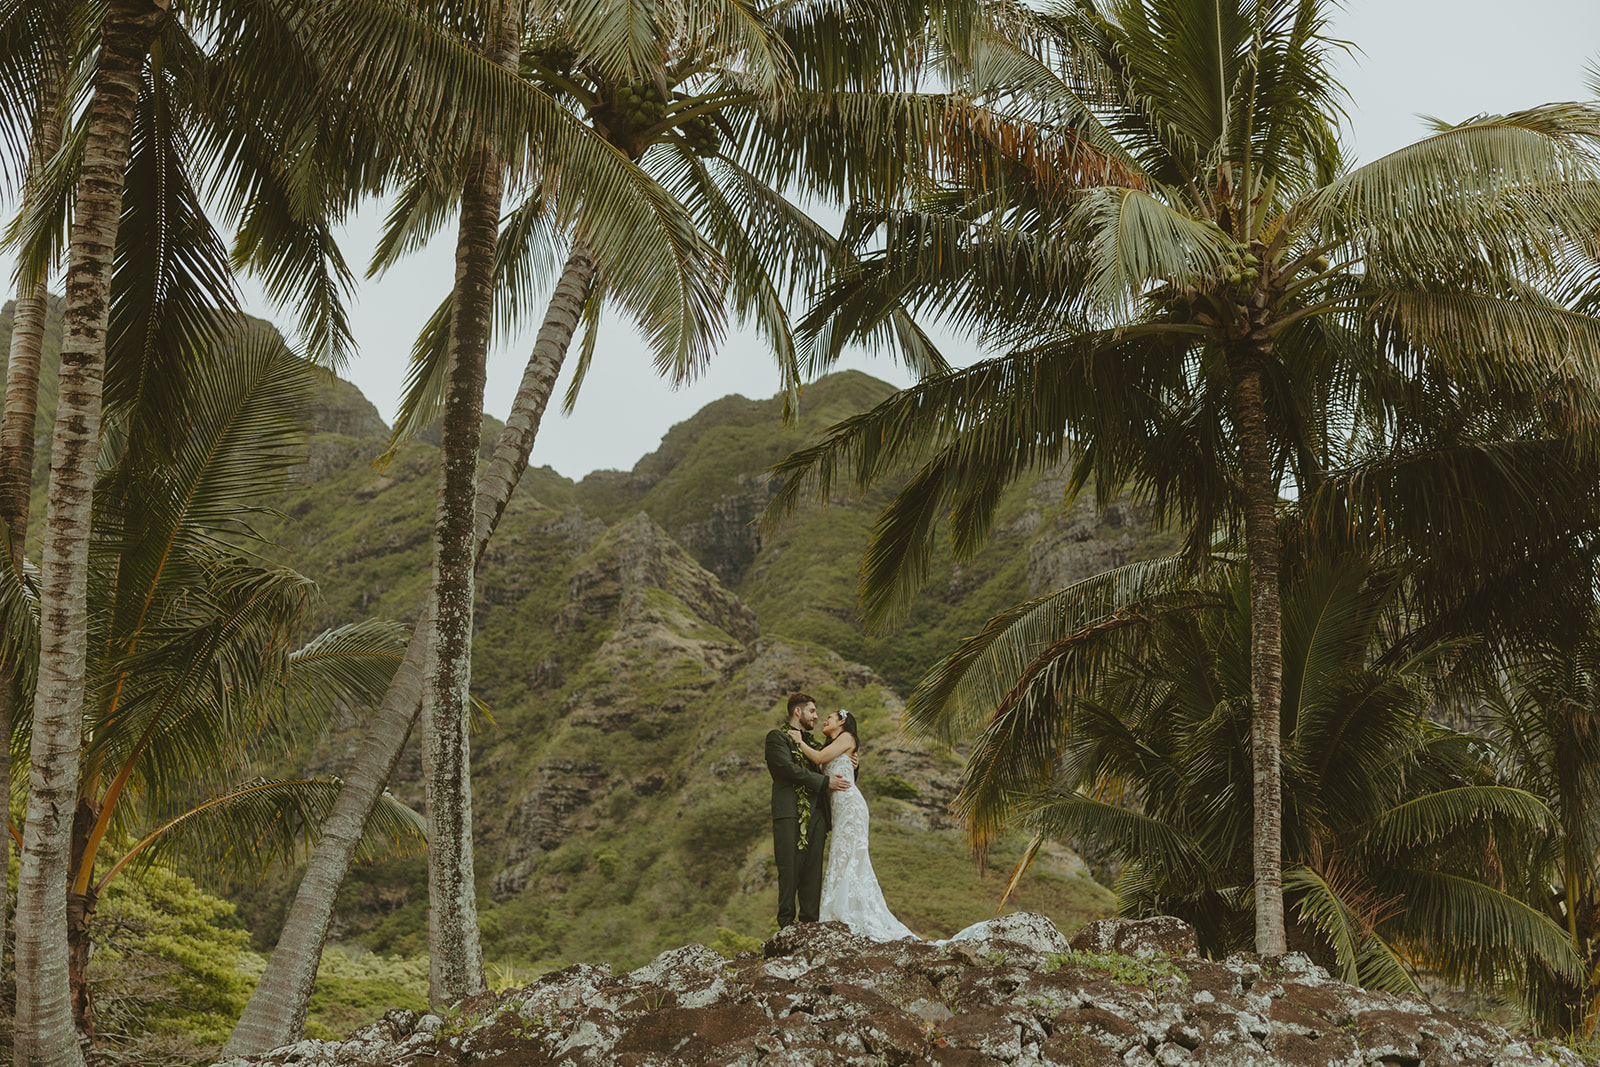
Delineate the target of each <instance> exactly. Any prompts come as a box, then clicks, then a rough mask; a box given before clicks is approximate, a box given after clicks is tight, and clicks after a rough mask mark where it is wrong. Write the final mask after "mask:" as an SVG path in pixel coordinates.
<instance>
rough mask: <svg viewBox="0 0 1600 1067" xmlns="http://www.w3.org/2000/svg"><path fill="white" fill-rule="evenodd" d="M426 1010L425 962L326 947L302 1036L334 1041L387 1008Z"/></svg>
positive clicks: (378, 1016) (377, 1017) (426, 976)
mask: <svg viewBox="0 0 1600 1067" xmlns="http://www.w3.org/2000/svg"><path fill="white" fill-rule="evenodd" d="M427 1007H428V957H426V956H418V957H413V958H411V959H406V958H404V957H401V956H380V955H378V954H377V953H376V952H360V951H355V950H352V949H351V948H347V947H345V946H343V945H330V946H328V948H326V949H325V950H324V951H323V953H322V965H321V966H319V967H318V968H317V984H316V988H314V989H313V990H312V991H311V1006H310V1011H309V1013H308V1014H307V1016H306V1036H307V1037H315V1038H324V1039H332V1038H340V1037H344V1036H345V1035H347V1034H348V1033H350V1031H352V1030H354V1029H356V1028H357V1027H360V1026H365V1025H366V1024H367V1023H370V1022H375V1021H377V1020H378V1019H380V1018H382V1016H383V1013H384V1012H386V1011H388V1010H389V1009H390V1008H410V1009H412V1010H413V1011H424V1010H426V1009H427Z"/></svg>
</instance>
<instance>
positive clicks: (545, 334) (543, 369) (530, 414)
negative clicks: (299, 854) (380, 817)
mask: <svg viewBox="0 0 1600 1067" xmlns="http://www.w3.org/2000/svg"><path fill="white" fill-rule="evenodd" d="M594 274H595V268H594V261H593V260H592V259H591V258H590V255H589V251H588V249H587V248H586V247H585V246H583V245H582V244H581V243H580V244H578V245H576V246H575V247H574V248H573V250H572V253H571V255H570V256H569V257H568V258H567V262H566V265H565V267H563V269H562V272H561V278H560V280H559V281H558V282H557V283H556V288H555V293H554V294H553V295H552V296H551V298H550V304H549V307H548V308H547V309H546V311H545V317H544V323H543V325H541V327H540V329H539V335H538V338H537V340H536V341H535V343H534V346H533V354H532V355H531V356H530V357H529V359H528V365H527V367H526V368H525V369H524V371H523V374H522V383H521V385H520V386H519V387H518V389H517V395H516V399H515V400H514V401H513V403H512V407H511V414H510V415H509V416H508V417H507V419H506V428H505V429H504V430H503V431H501V434H500V440H499V441H498V442H497V443H496V445H495V450H494V455H493V456H492V457H491V458H490V460H489V464H488V466H487V467H486V468H485V470H484V473H483V477H482V479H480V483H479V487H478V494H477V503H476V507H475V511H476V523H477V532H476V535H475V541H476V547H475V549H474V554H475V555H476V556H482V554H483V550H484V548H485V547H486V546H487V545H488V543H489V539H490V538H491V537H493V536H494V531H495V528H496V526H498V525H499V522H500V516H501V515H503V514H504V513H505V509H506V505H507V504H508V503H509V502H510V500H511V494H512V493H513V492H514V491H515V489H516V487H517V482H518V480H520V479H521V477H522V473H523V471H525V470H526V469H527V467H528V456H529V454H530V453H531V452H532V451H533V443H534V440H535V439H536V438H537V436H538V433H539V423H540V421H541V420H542V419H543V417H544V412H545V408H546V407H547V406H549V402H550V394H551V392H552V391H553V390H554V389H555V384H556V379H557V378H558V377H560V374H561V366H562V364H563V363H564V362H565V360H566V355H567V350H568V349H569V348H570V347H571V344H572V338H573V335H574V334H576V333H577V329H578V322H579V321H580V319H581V318H582V315H583V305H584V304H585V303H586V302H587V301H588V299H589V291H590V289H591V288H592V287H593V284H594ZM432 632H433V631H432V617H431V613H430V612H429V611H427V610H426V609H425V610H424V612H423V614H422V618H421V619H420V620H419V622H418V624H417V629H416V632H415V633H413V634H412V637H411V643H410V645H409V646H408V647H407V649H406V655H405V659H404V660H403V661H402V662H401V664H400V668H399V670H397V671H395V675H394V680H393V681H392V682H390V684H389V690H388V692H387V693H386V694H385V695H384V698H383V703H382V704H381V705H380V706H379V707H378V710H377V711H376V712H375V713H374V714H373V718H372V724H371V726H370V727H369V728H368V732H367V735H366V737H365V738H363V740H362V742H361V747H360V749H359V750H358V751H357V753H356V759H355V762H354V765H353V766H352V767H351V769H350V771H349V773H348V774H346V775H345V778H344V785H343V786H342V787H341V788H340V790H339V798H338V800H336V801H335V802H334V806H333V810H332V811H331V812H330V813H329V815H328V818H327V819H326V820H325V821H324V822H323V824H322V829H321V836H320V838H319V839H318V841H317V847H316V849H315V850H314V851H313V852H312V854H311V860H310V862H309V863H307V865H306V873H305V877H304V878H302V879H301V881H300V888H299V889H298V890H297V891H296V892H295V898H294V903H293V904H291V905H290V907H289V914H288V916H287V918H286V919H285V921H284V924H283V932H282V933H281V934H280V935H279V937H278V944H277V947H276V949H275V950H274V951H273V953H272V956H271V958H270V959H269V960H268V961H267V969H266V971H265V973H264V974H263V975H262V976H261V981H260V982H259V983H258V984H257V985H256V990H255V993H253V994H252V995H251V997H250V1002H249V1003H248V1004H247V1005H245V1009H244V1014H243V1015H242V1016H241V1017H240V1019H239V1022H238V1025H236V1026H235V1027H234V1029H233V1033H232V1034H231V1035H230V1036H229V1038H228V1044H227V1046H226V1047H225V1048H224V1049H223V1052H224V1054H225V1055H229V1056H236V1055H252V1054H256V1053H262V1052H266V1051H267V1050H269V1049H273V1048H277V1047H279V1046H280V1045H286V1044H289V1043H290V1042H292V1041H298V1040H299V1039H300V1036H301V1035H302V1034H303V1033H304V1032H305V1024H306V1009H307V1005H308V1004H309V1002H310V1000H311V990H312V987H313V986H314V985H315V984H316V980H317V965H318V964H319V963H320V962H321V959H322V946H323V942H324V940H325V939H326V938H327V936H328V926H329V924H330V923H331V922H332V920H333V906H334V902H335V901H336V900H337V898H338V895H339V887H340V886H341V885H342V884H343V882H344V877H345V874H346V873H347V872H348V871H349V869H350V863H351V861H352V860H353V859H354V857H355V853H356V847H357V845H359V844H360V841H361V833H362V830H363V828H364V827H365V826H366V823H367V819H368V817H369V816H370V815H371V814H372V810H373V808H374V806H375V805H376V804H377V802H378V798H379V796H381V795H382V793H383V790H384V787H385V786H386V785H387V783H388V781H389V776H390V775H391V774H392V773H394V768H395V764H396V763H398V762H399V759H400V752H401V750H402V749H403V748H404V747H405V743H406V739H407V738H408V737H410V735H411V729H412V726H413V724H414V723H415V722H416V720H417V715H418V713H419V712H420V710H421V707H422V689H423V660H424V656H425V652H426V649H427V646H428V645H430V644H432Z"/></svg>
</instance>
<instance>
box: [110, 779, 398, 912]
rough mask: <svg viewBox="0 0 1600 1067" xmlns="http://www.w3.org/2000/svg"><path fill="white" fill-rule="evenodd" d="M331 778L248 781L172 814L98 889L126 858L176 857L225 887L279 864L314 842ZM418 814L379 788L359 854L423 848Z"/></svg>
mask: <svg viewBox="0 0 1600 1067" xmlns="http://www.w3.org/2000/svg"><path fill="white" fill-rule="evenodd" d="M339 788H340V782H339V780H338V779H337V778H327V779H318V778H303V779H268V778H258V779H255V780H254V781H250V782H246V783H244V784H243V785H241V786H239V787H238V788H236V789H233V790H231V791H229V792H227V793H224V794H222V795H221V796H216V797H212V798H211V799H210V800H207V801H205V802H204V803H202V804H200V805H198V806H196V807H194V808H191V809H189V810H188V811H185V812H183V813H182V814H180V815H177V816H174V817H173V818H170V819H168V820H166V821H165V822H163V823H161V824H160V825H159V826H157V827H156V828H155V829H153V830H151V831H150V832H149V833H148V834H146V835H145V836H144V837H143V838H141V839H140V840H139V841H138V842H136V843H135V844H134V846H133V847H132V848H130V849H129V850H128V851H127V852H126V853H125V854H124V855H123V856H122V857H121V858H120V859H119V860H118V861H117V862H116V863H115V864H113V865H112V866H111V868H110V869H109V870H108V871H107V872H106V873H105V874H104V875H103V876H101V878H100V881H99V883H98V885H97V886H96V888H97V890H100V889H104V888H105V885H106V883H108V882H109V881H110V880H111V879H112V878H114V877H116V875H117V874H119V873H120V872H121V871H122V870H123V869H124V868H125V867H127V866H128V865H130V864H133V865H135V866H140V865H148V864H152V863H162V862H171V861H178V862H181V863H183V865H184V869H185V870H190V871H195V872H199V873H200V874H201V876H202V878H203V879H204V881H205V882H206V883H207V884H208V885H211V886H215V887H217V888H219V889H220V888H224V887H226V886H228V885H230V884H236V883H237V882H239V881H242V880H245V879H248V878H253V877H259V876H260V875H261V874H262V873H264V871H265V869H266V868H267V867H268V866H270V865H271V864H272V863H274V862H279V863H283V864H285V865H288V864H291V863H293V862H294V861H295V860H296V858H297V857H298V856H300V855H302V854H304V853H306V852H309V850H310V849H311V848H312V847H313V846H315V844H316V842H317V838H318V830H319V827H320V826H321V825H322V821H323V819H325V818H326V817H327V814H328V812H329V811H331V810H332V808H333V802H334V800H335V799H336V798H337V797H338V795H339ZM426 830H427V824H426V822H425V820H424V819H423V818H422V816H420V815H418V814H417V813H416V812H415V811H412V810H411V809H410V808H408V807H406V806H405V805H404V804H402V803H400V802H399V801H398V800H396V799H395V798H394V797H393V796H391V795H390V794H388V793H387V792H385V793H384V794H383V795H382V796H381V797H380V798H379V800H378V803H377V805H376V806H375V807H374V808H373V811H372V815H371V816H370V817H369V818H368V819H367V825H366V829H365V832H364V834H363V836H362V839H361V845H360V848H359V853H358V854H359V855H360V856H361V857H362V858H365V859H377V858H380V857H387V856H394V855H406V854H409V853H415V852H420V851H421V850H422V849H424V848H425V847H426V838H425V833H426Z"/></svg>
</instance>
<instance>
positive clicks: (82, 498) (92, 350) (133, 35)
mask: <svg viewBox="0 0 1600 1067" xmlns="http://www.w3.org/2000/svg"><path fill="white" fill-rule="evenodd" d="M169 4H170V0H113V3H112V4H111V5H110V7H109V9H108V11H107V13H106V19H105V23H104V28H103V33H102V39H101V48H100V58H99V62H98V65H97V68H96V71H95V83H94V96H93V99H92V100H91V102H90V105H89V115H88V119H87V131H86V136H85V142H84V155H83V164H82V171H81V173H80V176H79V179H78V187H77V190H76V193H75V195H74V199H73V226H72V241H71V245H70V247H69V251H68V256H67V279H66V316H65V317H66V322H65V337H64V340H63V343H62V347H61V375H60V396H59V400H58V406H57V409H56V421H55V430H54V434H53V440H52V444H51V457H50V492H49V504H48V508H47V511H46V520H45V534H44V565H43V573H42V580H41V584H40V641H39V685H38V692H37V694H36V696H35V698H34V704H33V740H32V746H31V749H30V759H31V763H30V768H29V774H28V809H27V812H28V813H27V822H26V824H25V825H24V827H23V839H22V874H21V877H20V878H19V879H18V883H17V950H16V965H17V1011H16V1047H15V1056H16V1063H17V1064H18V1067H34V1065H38V1067H64V1065H73V1067H76V1065H79V1064H82V1063H83V1053H82V1051H81V1049H80V1048H79V1045H78V1035H77V1030H76V1027H75V1026H74V1025H73V1020H72V1005H71V998H70V993H69V990H68V983H67V876H68V867H69V864H70V851H71V835H72V821H73V816H74V813H75V812H76V810H77V802H78V756H79V750H80V748H81V745H82V740H83V681H84V643H85V640H86V633H87V628H88V605H87V603H86V590H87V587H88V570H89V513H90V507H91V504H92V501H93V492H94V471H95V454H96V452H97V450H98V446H99V439H100V384H101V378H102V376H103V373H104V370H105V353H106V323H107V319H108V317H109V312H110V303H111V299H110V297H111V268H112V258H113V253H114V250H115V247H116V240H117V225H118V222H119V219H120V217H121V213H122V188H123V179H124V176H125V175H126V172H127V164H128V154H129V150H130V144H131V140H132V136H133V115H134V106H135V103H136V101H137V99H138V94H139V77H140V72H141V71H142V69H143V67H144V60H145V55H146V54H147V53H148V51H149V49H150V43H151V41H153V40H154V39H155V35H156V33H157V32H158V31H159V30H160V28H161V26H162V24H163V23H164V22H165V21H166V19H167V18H168V17H169Z"/></svg>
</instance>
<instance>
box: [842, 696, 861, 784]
mask: <svg viewBox="0 0 1600 1067" xmlns="http://www.w3.org/2000/svg"><path fill="white" fill-rule="evenodd" d="M837 714H838V716H839V729H841V730H843V731H845V732H846V733H848V734H849V735H850V736H851V737H853V738H855V739H856V751H857V752H860V751H861V731H860V729H859V728H858V727H857V726H856V717H855V715H853V714H852V713H850V712H848V711H845V710H844V709H843V708H840V709H839V710H838V712H837ZM857 769H858V770H859V769H860V768H857Z"/></svg>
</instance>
